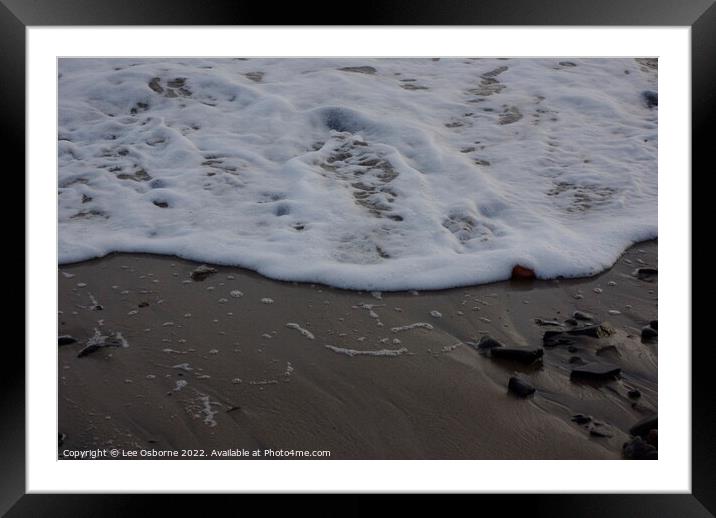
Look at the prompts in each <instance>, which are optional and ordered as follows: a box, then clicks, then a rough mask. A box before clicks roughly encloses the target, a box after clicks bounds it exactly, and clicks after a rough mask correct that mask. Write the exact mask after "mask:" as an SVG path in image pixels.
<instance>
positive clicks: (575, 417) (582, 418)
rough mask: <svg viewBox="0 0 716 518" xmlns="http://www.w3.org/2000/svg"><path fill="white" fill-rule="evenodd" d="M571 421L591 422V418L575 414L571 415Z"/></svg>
mask: <svg viewBox="0 0 716 518" xmlns="http://www.w3.org/2000/svg"><path fill="white" fill-rule="evenodd" d="M572 421H574V422H575V423H577V424H587V423H591V422H592V418H591V417H590V416H588V415H584V414H575V415H573V416H572Z"/></svg>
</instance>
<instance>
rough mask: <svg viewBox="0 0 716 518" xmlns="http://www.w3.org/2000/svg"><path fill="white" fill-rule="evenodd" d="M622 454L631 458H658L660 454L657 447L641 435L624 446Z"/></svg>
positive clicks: (626, 457)
mask: <svg viewBox="0 0 716 518" xmlns="http://www.w3.org/2000/svg"><path fill="white" fill-rule="evenodd" d="M622 456H623V457H624V458H625V459H629V460H657V459H658V458H659V454H658V451H657V449H656V448H654V447H653V446H652V445H651V444H649V443H647V442H646V441H644V439H642V438H641V437H634V438H633V439H631V440H630V441H629V442H625V443H624V445H623V446H622Z"/></svg>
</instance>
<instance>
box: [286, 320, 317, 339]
mask: <svg viewBox="0 0 716 518" xmlns="http://www.w3.org/2000/svg"><path fill="white" fill-rule="evenodd" d="M286 327H288V328H289V329H295V330H296V331H298V332H299V333H301V334H302V335H303V336H305V337H306V338H308V339H309V340H313V339H315V338H316V337H315V336H314V335H313V333H311V332H310V331H309V330H308V329H304V328H303V327H301V326H300V325H298V324H296V323H294V322H289V323H287V324H286Z"/></svg>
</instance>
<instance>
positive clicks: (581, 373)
mask: <svg viewBox="0 0 716 518" xmlns="http://www.w3.org/2000/svg"><path fill="white" fill-rule="evenodd" d="M621 371H622V370H621V369H620V368H619V367H616V366H615V365H610V364H608V363H587V364H586V365H581V366H579V367H574V368H573V369H572V373H571V375H570V378H571V379H592V380H607V379H612V378H614V377H616V376H618V375H619V373H620V372H621Z"/></svg>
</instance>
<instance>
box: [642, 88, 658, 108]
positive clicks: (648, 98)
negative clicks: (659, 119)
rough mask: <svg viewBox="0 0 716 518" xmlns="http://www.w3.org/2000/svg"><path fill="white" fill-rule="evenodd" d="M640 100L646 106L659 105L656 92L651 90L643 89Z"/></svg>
mask: <svg viewBox="0 0 716 518" xmlns="http://www.w3.org/2000/svg"><path fill="white" fill-rule="evenodd" d="M641 100H642V102H643V103H644V106H646V107H647V108H653V107H655V106H659V96H658V94H657V93H656V92H652V91H651V90H644V91H643V92H642V93H641Z"/></svg>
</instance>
